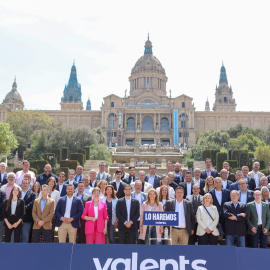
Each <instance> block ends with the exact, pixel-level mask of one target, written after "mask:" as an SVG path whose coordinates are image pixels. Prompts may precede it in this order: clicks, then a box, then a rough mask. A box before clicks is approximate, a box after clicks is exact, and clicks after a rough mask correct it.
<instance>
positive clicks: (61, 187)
mask: <svg viewBox="0 0 270 270" xmlns="http://www.w3.org/2000/svg"><path fill="white" fill-rule="evenodd" d="M65 181H66V174H65V173H64V172H60V173H59V175H58V183H57V184H56V190H58V191H59V192H60V197H63V196H66V195H67V184H66V183H65Z"/></svg>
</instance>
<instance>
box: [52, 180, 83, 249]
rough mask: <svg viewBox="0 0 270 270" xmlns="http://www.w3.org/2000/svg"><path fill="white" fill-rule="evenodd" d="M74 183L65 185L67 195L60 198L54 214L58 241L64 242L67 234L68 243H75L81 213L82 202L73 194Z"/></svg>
mask: <svg viewBox="0 0 270 270" xmlns="http://www.w3.org/2000/svg"><path fill="white" fill-rule="evenodd" d="M74 191H75V188H74V185H73V184H68V185H67V195H66V196H64V197H62V198H60V199H59V201H58V203H57V206H56V209H55V214H56V217H57V221H56V226H58V227H59V228H58V239H59V243H65V242H66V238H67V234H68V236H69V242H70V243H74V244H75V243H76V235H77V229H78V228H79V227H80V217H81V215H82V213H83V203H82V201H81V199H79V198H78V197H76V196H74Z"/></svg>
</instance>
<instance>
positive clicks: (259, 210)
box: [255, 202, 262, 225]
mask: <svg viewBox="0 0 270 270" xmlns="http://www.w3.org/2000/svg"><path fill="white" fill-rule="evenodd" d="M255 205H256V210H257V215H258V225H262V203H261V202H260V203H256V202H255Z"/></svg>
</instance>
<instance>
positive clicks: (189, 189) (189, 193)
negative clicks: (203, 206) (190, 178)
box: [186, 183, 191, 195]
mask: <svg viewBox="0 0 270 270" xmlns="http://www.w3.org/2000/svg"><path fill="white" fill-rule="evenodd" d="M186 185H187V195H191V183H186Z"/></svg>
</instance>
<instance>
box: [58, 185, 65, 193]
mask: <svg viewBox="0 0 270 270" xmlns="http://www.w3.org/2000/svg"><path fill="white" fill-rule="evenodd" d="M63 186H64V184H62V185H60V184H59V193H60V194H61V192H62V189H63Z"/></svg>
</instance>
